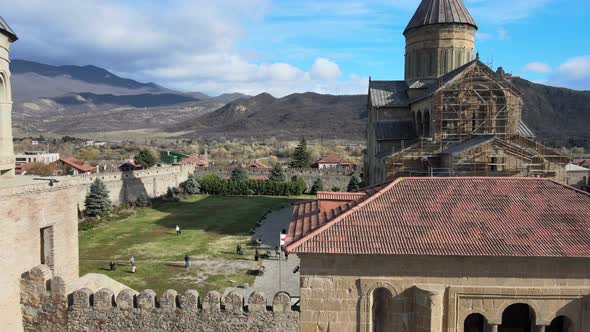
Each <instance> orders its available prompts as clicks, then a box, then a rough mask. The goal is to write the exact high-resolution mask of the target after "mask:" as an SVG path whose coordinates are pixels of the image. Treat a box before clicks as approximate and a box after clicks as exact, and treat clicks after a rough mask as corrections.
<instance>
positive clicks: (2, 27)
mask: <svg viewBox="0 0 590 332" xmlns="http://www.w3.org/2000/svg"><path fill="white" fill-rule="evenodd" d="M0 33H1V34H3V35H6V36H8V38H9V39H10V41H11V42H14V41H16V40H17V39H18V37H17V36H16V34H15V33H14V31H12V29H11V28H10V26H8V23H6V21H4V19H3V18H2V16H0Z"/></svg>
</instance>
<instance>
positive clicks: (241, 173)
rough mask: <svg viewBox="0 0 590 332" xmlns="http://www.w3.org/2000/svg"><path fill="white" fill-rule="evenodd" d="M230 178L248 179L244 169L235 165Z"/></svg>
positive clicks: (237, 179) (233, 179)
mask: <svg viewBox="0 0 590 332" xmlns="http://www.w3.org/2000/svg"><path fill="white" fill-rule="evenodd" d="M231 180H232V181H238V182H242V181H246V180H248V173H247V172H246V170H245V169H243V168H241V167H236V168H234V169H233V170H232V171H231Z"/></svg>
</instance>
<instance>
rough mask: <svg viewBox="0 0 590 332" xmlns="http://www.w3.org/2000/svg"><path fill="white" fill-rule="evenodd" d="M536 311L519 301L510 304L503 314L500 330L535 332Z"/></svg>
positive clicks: (506, 331) (500, 331)
mask: <svg viewBox="0 0 590 332" xmlns="http://www.w3.org/2000/svg"><path fill="white" fill-rule="evenodd" d="M535 320H536V319H535V312H534V311H533V309H531V307H530V306H529V305H527V304H523V303H517V304H513V305H511V306H509V307H508V308H506V310H504V313H503V314H502V325H500V327H499V329H498V331H499V332H513V331H519V332H534V331H535V330H534V324H535Z"/></svg>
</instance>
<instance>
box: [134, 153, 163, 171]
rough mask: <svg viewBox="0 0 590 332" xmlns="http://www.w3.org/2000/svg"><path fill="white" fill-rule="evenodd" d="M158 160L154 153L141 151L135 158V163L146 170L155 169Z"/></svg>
mask: <svg viewBox="0 0 590 332" xmlns="http://www.w3.org/2000/svg"><path fill="white" fill-rule="evenodd" d="M157 161H158V160H157V159H156V156H155V155H154V153H153V152H152V151H150V150H141V151H139V153H138V154H137V155H136V156H135V162H136V163H138V164H140V165H141V166H143V167H144V168H150V167H153V166H154V165H155V164H156V162H157Z"/></svg>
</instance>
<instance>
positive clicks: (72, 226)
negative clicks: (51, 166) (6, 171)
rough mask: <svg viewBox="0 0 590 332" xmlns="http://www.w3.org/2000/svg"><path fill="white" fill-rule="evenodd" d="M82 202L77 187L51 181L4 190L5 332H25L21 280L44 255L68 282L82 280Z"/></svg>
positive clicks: (1, 279) (0, 217)
mask: <svg viewBox="0 0 590 332" xmlns="http://www.w3.org/2000/svg"><path fill="white" fill-rule="evenodd" d="M76 199H77V190H76V188H75V187H71V186H55V187H50V186H49V185H48V182H45V181H43V182H42V183H40V184H33V185H28V186H23V187H13V188H10V187H5V188H1V189H0V223H1V225H2V232H1V234H0V262H1V266H2V268H1V269H2V271H1V272H0V321H1V322H2V326H1V327H0V330H3V331H21V330H22V327H21V314H20V305H19V298H20V296H19V280H20V277H21V274H22V273H23V272H25V271H28V270H29V269H31V268H33V267H34V266H36V265H38V264H41V259H42V256H43V258H44V259H47V262H46V263H47V264H49V265H51V267H52V269H53V270H54V271H55V272H56V273H58V274H59V275H61V276H62V277H63V278H64V279H65V280H74V279H76V278H78V228H77V227H78V216H77V213H76V203H75V202H76ZM44 228H45V229H46V231H45V233H44V232H43V231H42V229H44ZM42 238H43V239H44V240H43V241H42ZM43 244H44V247H45V248H44V249H45V253H43V252H42V249H41V247H42V245H43ZM45 254H46V255H45Z"/></svg>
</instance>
